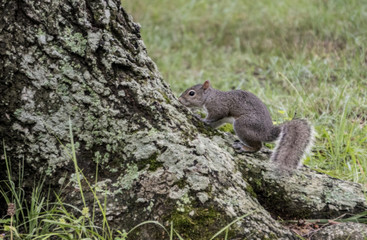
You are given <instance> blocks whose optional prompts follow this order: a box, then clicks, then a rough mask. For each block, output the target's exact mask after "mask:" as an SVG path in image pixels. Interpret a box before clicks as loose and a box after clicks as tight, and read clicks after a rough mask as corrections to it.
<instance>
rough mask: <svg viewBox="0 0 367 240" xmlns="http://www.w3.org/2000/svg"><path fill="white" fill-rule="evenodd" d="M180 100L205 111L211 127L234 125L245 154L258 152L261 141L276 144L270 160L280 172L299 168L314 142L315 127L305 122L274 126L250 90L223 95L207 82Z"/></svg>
mask: <svg viewBox="0 0 367 240" xmlns="http://www.w3.org/2000/svg"><path fill="white" fill-rule="evenodd" d="M179 101H180V102H181V103H182V104H183V105H185V106H187V107H189V108H204V109H205V111H206V112H207V116H206V118H205V119H202V120H203V121H204V122H205V123H207V124H209V125H210V126H212V127H219V126H220V125H222V124H224V123H231V124H233V128H234V131H235V132H236V135H237V136H238V138H239V139H240V140H241V142H242V144H241V149H242V150H243V151H245V152H256V151H259V150H260V149H261V147H262V142H273V141H277V144H276V147H275V150H274V152H273V154H272V156H271V160H272V161H273V162H274V163H275V164H276V165H277V166H278V167H279V168H281V169H286V170H292V169H296V168H298V167H300V166H301V165H302V164H301V160H302V158H303V156H304V155H305V154H306V152H307V151H308V150H309V149H310V148H311V145H312V143H313V128H312V126H311V125H310V124H309V123H308V122H307V121H306V120H304V119H294V120H292V121H289V122H285V123H283V124H280V125H273V121H272V119H271V116H270V113H269V111H268V109H267V107H266V106H265V104H264V103H263V102H262V101H261V100H260V99H259V98H258V97H256V96H255V95H254V94H252V93H250V92H247V91H242V90H232V91H228V92H223V91H219V90H216V89H214V88H212V87H211V86H210V82H209V81H205V82H204V84H197V85H195V86H193V87H191V88H189V89H187V90H186V91H185V92H183V93H182V95H181V96H180V98H179Z"/></svg>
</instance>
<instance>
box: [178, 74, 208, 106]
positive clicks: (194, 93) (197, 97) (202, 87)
mask: <svg viewBox="0 0 367 240" xmlns="http://www.w3.org/2000/svg"><path fill="white" fill-rule="evenodd" d="M209 89H210V82H209V80H206V81H205V82H204V83H203V84H197V85H195V86H193V87H190V88H188V89H187V90H186V91H184V92H183V93H182V94H181V96H180V97H179V99H178V100H179V101H180V103H182V104H183V105H185V106H186V107H189V108H201V107H203V105H204V103H205V99H206V96H207V93H208V90H209Z"/></svg>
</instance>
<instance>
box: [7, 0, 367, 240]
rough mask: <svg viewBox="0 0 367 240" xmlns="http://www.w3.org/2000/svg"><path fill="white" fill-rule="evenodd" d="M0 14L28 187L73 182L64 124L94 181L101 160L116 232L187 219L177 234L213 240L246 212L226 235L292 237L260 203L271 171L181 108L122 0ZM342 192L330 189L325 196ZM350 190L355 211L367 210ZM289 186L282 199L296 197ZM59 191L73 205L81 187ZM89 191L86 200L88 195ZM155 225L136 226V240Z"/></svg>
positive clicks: (29, 4) (12, 118) (32, 5)
mask: <svg viewBox="0 0 367 240" xmlns="http://www.w3.org/2000/svg"><path fill="white" fill-rule="evenodd" d="M0 15H1V16H2V19H3V20H2V21H1V22H0V56H1V57H0V78H1V81H0V92H1V94H2V96H3V97H2V99H1V106H0V110H1V112H2V113H3V114H2V115H1V116H0V123H1V124H0V136H1V138H2V139H3V140H4V142H5V145H6V150H7V153H8V155H9V156H10V159H11V160H12V163H14V164H13V166H14V165H16V163H19V162H20V161H19V160H21V159H23V158H24V159H25V161H26V166H25V169H26V170H27V171H26V172H25V176H24V177H25V178H26V179H27V180H29V181H27V182H28V183H29V184H32V182H33V181H32V180H33V179H34V178H36V177H39V176H41V175H44V174H46V175H47V179H48V181H49V182H50V183H51V184H53V185H52V186H53V187H54V188H58V187H59V186H60V184H62V183H63V182H65V181H70V180H73V176H72V175H71V173H72V172H73V168H72V167H71V161H70V157H69V154H68V151H70V147H69V146H70V135H69V130H70V129H69V119H70V121H71V122H72V127H73V129H72V131H73V136H74V138H75V147H76V154H77V159H78V164H79V167H80V168H81V169H82V170H83V174H84V176H85V178H86V179H87V180H89V182H94V181H91V180H93V179H94V177H95V171H96V165H97V164H98V166H99V168H98V169H99V172H98V179H99V180H98V182H96V183H95V184H94V187H95V188H96V191H97V193H98V197H100V198H104V197H105V196H107V197H108V198H107V199H108V200H109V202H108V207H107V212H106V213H107V217H108V219H109V220H110V224H111V226H112V227H116V228H118V229H131V228H132V227H133V226H135V225H136V224H138V223H141V222H142V221H145V220H158V221H161V222H163V223H164V224H166V225H168V224H169V223H170V221H173V222H174V223H175V225H176V227H177V229H182V231H184V230H185V226H188V225H189V226H194V227H193V229H192V231H191V230H190V229H188V230H187V232H183V234H184V235H185V236H187V237H188V238H193V239H195V237H197V235H196V234H201V233H200V229H206V230H207V231H206V232H205V236H209V235H210V234H214V233H215V232H216V231H218V230H219V229H221V228H222V227H224V226H225V225H226V223H229V222H230V221H231V220H233V219H236V218H237V217H240V216H243V215H245V214H249V213H251V214H250V215H249V216H248V217H247V218H246V219H245V220H244V221H240V222H238V223H237V225H236V226H235V227H233V228H232V229H231V236H233V238H236V237H238V238H244V237H247V238H251V239H266V238H268V239H282V238H283V239H293V238H294V236H293V234H292V233H291V232H290V231H289V230H288V229H285V228H283V227H282V226H281V225H280V224H279V223H278V222H277V221H276V220H275V219H273V218H272V217H271V214H270V213H269V212H268V211H266V210H265V209H264V207H263V206H262V205H261V204H259V202H258V200H257V199H256V198H255V196H260V197H261V196H262V194H261V193H263V192H264V191H265V190H264V189H263V188H262V187H263V186H264V185H268V186H270V187H271V186H274V185H276V184H275V183H276V182H277V179H276V177H273V176H272V175H268V174H271V170H269V169H271V168H263V167H262V166H261V164H260V165H257V166H255V165H254V164H251V161H252V160H251V158H249V156H247V157H244V156H238V155H236V154H235V153H234V151H233V149H232V148H231V147H230V144H231V143H230V141H232V140H233V138H232V137H231V135H223V134H222V133H220V132H218V131H216V130H213V129H211V128H209V127H208V126H206V125H204V124H203V123H202V122H200V121H199V120H198V119H196V118H195V117H193V116H192V115H191V114H190V113H189V112H188V111H187V110H186V109H184V108H183V107H182V106H181V105H180V104H179V103H178V101H177V99H176V98H175V97H174V96H173V94H172V92H171V90H170V89H169V87H168V86H167V84H166V83H165V82H164V81H163V79H162V77H161V75H160V73H159V72H158V70H157V67H156V65H155V64H154V62H153V61H152V60H151V59H150V58H149V56H148V54H147V51H146V48H145V46H144V43H143V41H142V39H141V37H140V26H139V25H138V24H136V23H134V22H133V21H132V19H131V17H130V16H129V15H128V14H127V13H126V12H125V11H124V10H123V8H122V7H121V6H120V2H119V1H117V0H96V1H67V0H62V1H43V2H39V1H28V0H20V1H3V2H2V3H0ZM64 146H65V147H64ZM65 149H66V150H65ZM260 156H261V155H256V157H257V158H256V159H257V160H258V159H259V158H261V157H260ZM242 161H245V162H246V164H242V165H241V162H242ZM244 166H245V167H244ZM246 168H248V169H249V170H244V169H246ZM4 169H5V168H4V162H3V161H1V162H0V171H4ZM254 173H258V174H254ZM0 176H2V177H3V176H5V174H4V173H3V174H0ZM65 176H66V177H65ZM261 178H263V179H261ZM0 180H1V179H0ZM274 182H275V183H274ZM280 183H281V184H284V182H282V181H280ZM250 184H251V185H250ZM342 189H343V188H342V185H338V188H330V189H329V190H330V191H329V195H330V196H331V197H327V198H325V199H332V198H333V197H332V196H334V194H336V193H338V194H341V193H340V191H341V190H342ZM355 190H356V191H355V196H357V200H356V204H360V208H358V209H365V208H366V207H365V205H363V204H361V203H360V199H359V198H358V197H359V196H360V195H359V194H360V192H358V187H355ZM287 191H289V189H286V188H285V187H284V193H283V194H282V195H280V196H281V197H279V198H275V199H277V203H280V202H281V201H282V198H283V197H284V199H286V200H287V201H292V197H285V196H286V195H287V194H289V192H287ZM299 191H301V190H299ZM63 194H64V196H65V197H66V201H69V202H71V203H73V204H75V205H78V204H79V203H80V201H79V200H80V199H79V197H80V196H79V195H78V192H75V191H72V189H65V190H64V192H63ZM317 194H318V193H315V196H317ZM85 195H86V199H87V202H88V203H89V204H92V202H93V194H92V193H91V192H88V191H87V192H86V193H85ZM270 196H273V195H270ZM325 196H326V195H325ZM339 196H342V195H339ZM260 199H261V198H260ZM340 199H341V200H342V201H345V199H343V198H340ZM330 201H331V200H330ZM310 202H311V203H313V202H314V200H313V199H311V200H310ZM334 203H335V202H334ZM289 204H290V205H292V203H289ZM264 206H266V207H267V205H266V204H264ZM307 206H313V205H312V204H309V205H307ZM330 206H331V205H330ZM345 209H350V208H345ZM268 210H269V209H268ZM306 210H307V211H309V208H306ZM191 221H192V222H193V223H191ZM208 222H211V223H215V224H214V225H213V226H212V227H208V226H207V224H208ZM154 230H155V229H154V228H151V227H147V228H145V229H144V228H143V229H141V230H140V232H139V233H141V235H135V238H140V239H144V236H145V233H152V231H154ZM152 234H153V233H152ZM154 234H159V233H157V232H155V233H154ZM200 236H202V235H200Z"/></svg>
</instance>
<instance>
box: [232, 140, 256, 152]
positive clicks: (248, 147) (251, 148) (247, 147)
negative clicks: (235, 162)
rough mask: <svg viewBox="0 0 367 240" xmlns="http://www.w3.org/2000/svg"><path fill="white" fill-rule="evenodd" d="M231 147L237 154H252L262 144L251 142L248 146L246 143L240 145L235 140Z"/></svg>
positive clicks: (239, 142)
mask: <svg viewBox="0 0 367 240" xmlns="http://www.w3.org/2000/svg"><path fill="white" fill-rule="evenodd" d="M232 147H233V148H234V149H235V150H236V152H238V153H254V152H257V151H259V150H260V149H261V147H262V144H261V142H251V145H249V144H248V143H247V142H246V143H242V142H241V141H239V140H237V141H235V142H234V143H233V144H232Z"/></svg>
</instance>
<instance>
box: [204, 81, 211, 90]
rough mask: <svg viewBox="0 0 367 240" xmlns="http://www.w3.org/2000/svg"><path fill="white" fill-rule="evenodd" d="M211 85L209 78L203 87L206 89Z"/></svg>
mask: <svg viewBox="0 0 367 240" xmlns="http://www.w3.org/2000/svg"><path fill="white" fill-rule="evenodd" d="M209 87H210V82H209V80H206V81H205V82H204V84H203V89H204V90H206V89H208V88H209Z"/></svg>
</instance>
